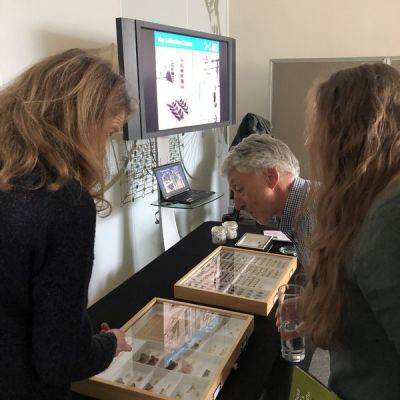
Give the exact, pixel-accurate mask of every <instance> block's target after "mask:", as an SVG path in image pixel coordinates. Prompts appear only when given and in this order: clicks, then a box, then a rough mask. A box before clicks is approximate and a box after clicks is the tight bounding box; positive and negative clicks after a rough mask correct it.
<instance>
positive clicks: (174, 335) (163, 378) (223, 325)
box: [73, 298, 253, 400]
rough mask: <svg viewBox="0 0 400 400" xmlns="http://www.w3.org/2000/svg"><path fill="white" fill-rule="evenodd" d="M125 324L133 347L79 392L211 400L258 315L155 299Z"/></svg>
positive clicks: (115, 397) (120, 399) (117, 399)
mask: <svg viewBox="0 0 400 400" xmlns="http://www.w3.org/2000/svg"><path fill="white" fill-rule="evenodd" d="M122 329H123V330H124V331H125V332H126V338H127V341H128V343H130V344H131V345H132V348H133V350H132V352H124V353H121V354H120V355H119V356H118V357H116V358H115V359H114V361H113V362H112V363H111V365H110V366H109V368H108V369H106V370H105V371H104V372H102V373H101V374H99V375H97V376H95V377H94V378H91V379H89V380H86V381H82V382H78V383H75V384H74V385H73V390H74V391H76V392H78V393H82V394H86V395H89V396H93V397H95V398H98V399H112V400H125V399H126V400H128V399H182V400H209V399H210V400H211V399H215V397H216V395H217V394H218V391H219V390H220V388H221V387H222V385H223V383H224V381H225V380H226V378H227V376H228V374H229V372H230V370H231V369H232V368H233V366H234V364H235V363H236V360H237V358H238V356H239V354H240V352H241V350H242V349H243V347H244V346H245V344H246V342H247V340H248V338H249V336H250V335H251V333H252V331H253V317H252V316H250V315H246V314H241V313H236V312H230V311H225V310H218V309H213V308H209V307H203V306H197V305H192V304H186V303H182V302H177V301H173V300H165V299H158V298H156V299H153V300H152V301H151V302H150V303H149V304H148V305H147V306H146V307H144V308H143V309H142V310H141V311H140V312H139V313H138V314H136V316H134V317H133V318H132V319H131V320H130V321H129V322H127V323H126V324H125V325H124V326H123V327H122Z"/></svg>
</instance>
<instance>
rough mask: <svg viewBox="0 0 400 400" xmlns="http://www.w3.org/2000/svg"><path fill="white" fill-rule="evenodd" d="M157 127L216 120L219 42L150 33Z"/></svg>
mask: <svg viewBox="0 0 400 400" xmlns="http://www.w3.org/2000/svg"><path fill="white" fill-rule="evenodd" d="M154 45H155V53H156V74H157V97H158V104H157V107H158V128H159V129H169V128H177V127H179V126H182V127H183V126H187V125H197V124H208V123H213V122H220V87H219V82H220V76H219V61H220V53H219V42H217V41H214V40H205V39H200V38H196V37H191V36H185V35H177V34H173V33H167V32H155V33H154Z"/></svg>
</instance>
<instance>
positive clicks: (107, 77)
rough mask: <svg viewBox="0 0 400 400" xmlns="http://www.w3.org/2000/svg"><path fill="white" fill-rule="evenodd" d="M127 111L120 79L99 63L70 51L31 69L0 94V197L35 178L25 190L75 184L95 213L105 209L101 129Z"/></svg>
mask: <svg viewBox="0 0 400 400" xmlns="http://www.w3.org/2000/svg"><path fill="white" fill-rule="evenodd" d="M130 111H131V106H130V99H129V97H128V94H127V91H126V87H125V80H124V78H123V77H121V76H120V75H118V74H116V73H114V72H113V71H112V68H111V65H110V64H109V63H107V62H105V61H103V60H101V59H100V58H97V57H93V56H89V55H88V54H87V53H85V52H84V51H83V50H80V49H71V50H68V51H65V52H63V53H60V54H56V55H54V56H51V57H48V58H46V59H44V60H43V61H41V62H39V63H37V64H35V65H33V66H32V67H30V68H29V69H28V70H27V71H25V72H24V73H22V74H21V75H20V76H19V77H17V78H16V79H15V80H14V81H13V82H12V83H11V84H9V85H8V86H6V87H5V88H3V89H2V90H1V91H0V143H1V145H0V191H7V190H10V189H11V188H12V187H13V184H14V182H15V181H17V180H18V178H21V177H24V176H27V175H29V174H32V172H33V171H35V173H36V174H37V175H38V179H36V180H35V181H34V183H33V184H31V185H28V187H26V189H28V190H35V189H39V188H45V189H47V190H51V191H52V190H57V189H59V188H60V187H62V186H63V185H65V183H66V182H68V181H69V180H71V179H75V180H76V181H78V182H79V183H80V185H81V187H82V189H83V190H86V191H87V192H88V193H90V194H91V195H92V197H93V198H94V199H96V200H97V204H98V209H101V210H107V209H110V205H109V204H108V203H107V202H105V200H104V193H103V187H104V180H105V175H106V173H107V166H106V164H105V153H106V143H107V138H108V132H105V129H104V126H103V125H104V123H105V121H106V120H107V119H108V118H110V117H113V116H116V115H118V114H119V113H121V112H124V113H126V115H128V114H129V113H130Z"/></svg>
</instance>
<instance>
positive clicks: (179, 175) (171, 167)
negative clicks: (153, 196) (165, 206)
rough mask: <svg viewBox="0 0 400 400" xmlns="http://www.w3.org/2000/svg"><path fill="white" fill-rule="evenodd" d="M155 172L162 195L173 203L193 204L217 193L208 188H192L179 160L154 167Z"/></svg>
mask: <svg viewBox="0 0 400 400" xmlns="http://www.w3.org/2000/svg"><path fill="white" fill-rule="evenodd" d="M153 172H154V174H155V176H156V179H157V183H158V186H159V188H160V190H161V194H162V197H163V198H164V200H167V201H170V202H171V203H182V204H192V203H194V202H195V201H197V200H200V199H204V198H206V197H210V196H211V195H213V194H214V193H215V192H213V191H208V190H195V189H190V185H189V182H188V180H187V178H186V174H185V171H184V170H183V166H182V164H181V163H180V162H179V161H178V162H173V163H170V164H165V165H159V166H157V167H154V168H153Z"/></svg>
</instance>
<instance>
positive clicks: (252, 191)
mask: <svg viewBox="0 0 400 400" xmlns="http://www.w3.org/2000/svg"><path fill="white" fill-rule="evenodd" d="M221 170H222V175H224V176H226V177H227V179H228V182H229V186H230V188H231V190H232V191H233V195H234V205H235V208H236V209H237V210H245V211H246V212H248V213H249V214H251V215H252V217H253V218H254V219H255V220H256V221H257V222H259V223H260V224H263V225H265V224H267V223H268V221H270V220H271V218H272V217H278V218H279V229H280V230H281V231H282V232H283V233H285V234H286V236H288V238H289V239H290V240H292V242H293V244H294V246H295V249H296V252H297V257H298V260H299V261H300V264H301V265H302V266H303V267H305V266H306V265H307V259H308V257H307V251H306V248H305V246H304V240H305V239H306V238H307V237H309V235H310V215H309V213H308V212H307V211H306V210H303V207H302V206H303V204H304V201H305V199H306V196H307V193H308V191H309V188H310V185H311V182H310V181H307V180H305V179H302V178H300V177H299V173H300V167H299V162H298V160H297V158H296V157H295V156H294V154H293V153H292V151H291V150H290V148H289V147H288V146H287V145H286V144H285V143H284V142H282V141H281V140H278V139H275V138H273V137H271V136H270V135H260V134H252V135H250V136H248V137H246V138H245V139H243V140H242V141H241V142H240V143H239V144H238V145H236V146H234V147H232V148H231V150H230V151H229V153H228V155H227V156H226V158H225V160H224V162H223V164H222V169H221Z"/></svg>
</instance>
